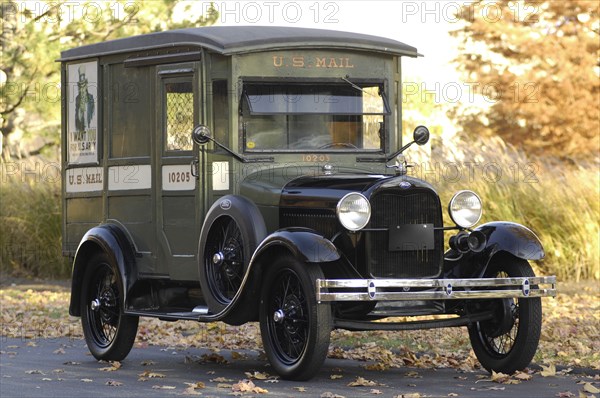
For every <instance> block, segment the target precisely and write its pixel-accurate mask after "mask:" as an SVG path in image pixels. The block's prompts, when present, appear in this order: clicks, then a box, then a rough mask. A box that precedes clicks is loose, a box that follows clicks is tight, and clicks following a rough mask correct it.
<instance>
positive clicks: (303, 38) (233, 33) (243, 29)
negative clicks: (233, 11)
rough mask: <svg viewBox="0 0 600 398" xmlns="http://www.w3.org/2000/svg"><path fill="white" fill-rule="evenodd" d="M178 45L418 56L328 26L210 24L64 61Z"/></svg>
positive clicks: (85, 51)
mask: <svg viewBox="0 0 600 398" xmlns="http://www.w3.org/2000/svg"><path fill="white" fill-rule="evenodd" d="M175 46H197V47H204V48H206V49H208V50H211V51H214V52H217V53H220V54H224V55H232V54H242V53H249V52H260V51H269V50H284V49H300V48H305V49H309V48H322V47H326V48H339V49H350V50H360V51H369V52H378V53H386V54H392V55H406V56H410V57H416V56H418V55H420V54H418V53H417V49H416V48H414V47H411V46H409V45H407V44H404V43H401V42H399V41H396V40H392V39H388V38H384V37H378V36H371V35H365V34H360V33H351V32H340V31H335V30H324V29H307V28H293V27H275V26H209V27H203V28H188V29H177V30H170V31H165V32H156V33H149V34H145V35H139V36H132V37H127V38H123V39H117V40H111V41H106V42H102V43H96V44H90V45H87V46H82V47H78V48H73V49H71V50H66V51H63V52H62V53H61V59H60V61H70V60H75V59H82V58H90V57H98V56H102V55H108V54H118V53H126V52H131V51H144V50H152V49H159V48H169V47H175Z"/></svg>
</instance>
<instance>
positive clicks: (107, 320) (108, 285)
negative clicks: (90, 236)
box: [81, 252, 139, 361]
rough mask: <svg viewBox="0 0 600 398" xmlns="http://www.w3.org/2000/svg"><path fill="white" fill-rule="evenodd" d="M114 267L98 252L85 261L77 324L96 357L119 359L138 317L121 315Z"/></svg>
mask: <svg viewBox="0 0 600 398" xmlns="http://www.w3.org/2000/svg"><path fill="white" fill-rule="evenodd" d="M118 272H119V271H118V270H117V267H116V266H115V265H114V264H113V263H112V261H111V259H110V257H109V256H108V255H107V254H106V253H104V252H102V253H98V254H96V255H94V256H93V257H92V258H91V259H90V261H89V262H88V264H87V269H86V271H85V276H84V278H83V286H82V292H81V325H82V326H83V335H84V336H85V341H86V343H87V346H88V349H89V350H90V352H91V353H92V355H93V356H94V358H96V359H99V360H100V359H103V360H107V361H120V360H122V359H124V358H125V357H126V356H127V354H129V351H131V348H132V347H133V343H134V341H135V336H136V334H137V328H138V321H139V317H137V316H131V315H124V314H123V292H122V284H121V280H120V276H119V274H118Z"/></svg>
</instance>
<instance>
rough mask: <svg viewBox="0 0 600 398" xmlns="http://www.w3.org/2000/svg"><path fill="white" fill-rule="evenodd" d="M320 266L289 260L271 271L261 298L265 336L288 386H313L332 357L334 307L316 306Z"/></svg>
mask: <svg viewBox="0 0 600 398" xmlns="http://www.w3.org/2000/svg"><path fill="white" fill-rule="evenodd" d="M317 278H323V272H322V271H321V268H320V267H319V266H318V265H316V264H303V263H301V262H300V261H298V260H297V259H296V258H294V257H292V256H289V255H286V256H282V257H279V258H277V259H276V260H275V262H274V264H273V265H272V266H271V267H269V268H268V270H267V271H266V273H265V278H264V281H263V284H262V290H261V297H260V309H259V312H260V333H261V337H262V341H263V346H264V349H265V352H266V354H267V357H268V358H269V362H270V363H271V366H273V369H274V370H275V371H276V372H277V373H278V374H279V375H280V376H281V377H282V378H284V379H287V380H308V379H310V378H311V377H313V376H314V375H315V374H316V373H317V372H318V371H319V368H320V367H321V365H322V364H323V361H324V360H325V358H326V357H327V351H328V349H329V338H330V335H331V329H332V316H331V307H330V305H329V304H324V303H321V304H319V303H317V300H316V293H315V280H316V279H317Z"/></svg>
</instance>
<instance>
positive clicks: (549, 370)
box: [540, 364, 556, 377]
mask: <svg viewBox="0 0 600 398" xmlns="http://www.w3.org/2000/svg"><path fill="white" fill-rule="evenodd" d="M540 374H541V375H542V376H543V377H551V376H556V367H555V366H554V364H550V365H548V366H544V365H542V371H541V372H540Z"/></svg>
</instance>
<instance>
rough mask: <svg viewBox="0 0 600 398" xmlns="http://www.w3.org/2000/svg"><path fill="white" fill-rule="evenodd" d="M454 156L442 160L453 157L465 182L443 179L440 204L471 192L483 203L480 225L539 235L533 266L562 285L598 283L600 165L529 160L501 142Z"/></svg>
mask: <svg viewBox="0 0 600 398" xmlns="http://www.w3.org/2000/svg"><path fill="white" fill-rule="evenodd" d="M452 152H453V154H450V155H446V156H442V158H444V159H452V161H453V162H454V163H455V165H457V166H458V168H459V169H461V171H462V173H461V177H462V178H461V179H460V180H459V181H455V179H451V178H442V179H441V180H440V187H441V189H440V191H441V196H442V200H443V201H442V203H448V201H449V200H450V197H451V195H452V194H453V192H455V191H456V190H458V189H471V190H473V191H475V192H477V193H478V194H479V196H480V197H481V198H482V201H483V204H484V211H483V217H482V220H481V222H488V221H494V220H504V221H513V222H518V223H521V224H523V225H526V226H528V227H529V228H531V229H532V230H533V231H534V232H535V233H536V234H537V235H538V237H539V238H540V240H541V241H542V244H543V246H544V249H545V251H546V258H545V259H544V261H542V262H539V263H537V264H535V266H536V267H537V269H538V271H539V272H542V273H546V274H553V275H556V276H557V277H558V278H559V280H562V281H565V280H575V281H579V280H585V279H596V280H598V279H600V245H599V239H600V224H599V220H600V175H599V172H598V165H597V164H583V163H582V164H578V163H575V162H566V161H561V162H559V161H557V160H552V159H542V158H528V157H526V156H525V155H524V154H523V152H521V151H519V150H517V149H515V148H513V147H511V146H509V145H507V144H505V143H504V142H503V141H502V140H500V139H487V140H481V141H478V142H474V143H472V144H471V145H462V146H461V147H460V148H454V149H453V150H452ZM436 157H437V155H436ZM450 176H451V177H454V175H452V174H451V175H450Z"/></svg>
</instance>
